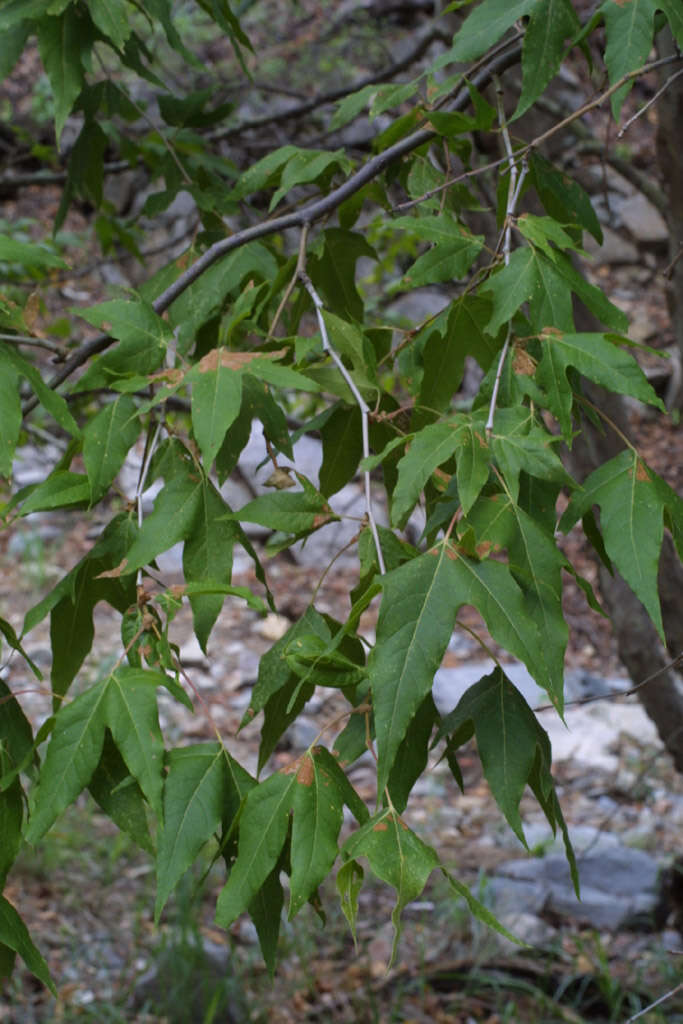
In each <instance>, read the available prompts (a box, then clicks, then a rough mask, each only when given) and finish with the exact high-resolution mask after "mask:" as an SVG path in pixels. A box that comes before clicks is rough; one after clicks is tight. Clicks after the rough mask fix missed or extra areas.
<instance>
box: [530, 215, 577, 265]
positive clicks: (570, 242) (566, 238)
mask: <svg viewBox="0 0 683 1024" xmlns="http://www.w3.org/2000/svg"><path fill="white" fill-rule="evenodd" d="M516 224H517V228H518V230H519V231H520V233H521V234H522V235H524V237H525V238H526V239H528V240H529V241H530V242H531V244H532V245H535V246H536V248H537V249H542V250H543V252H544V253H545V255H546V256H548V258H549V259H552V258H553V256H554V252H555V250H554V249H553V248H552V246H551V245H550V242H554V243H555V245H556V246H557V247H558V249H562V250H563V251H564V250H565V249H576V250H577V251H580V247H579V246H578V245H577V244H576V242H575V241H574V239H573V238H571V236H570V235H568V234H567V232H566V231H565V230H564V228H563V227H562V225H561V224H558V223H557V221H556V220H555V218H554V217H537V216H536V215H535V214H533V213H523V214H522V216H521V217H518V218H517V222H516Z"/></svg>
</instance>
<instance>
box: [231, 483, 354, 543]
mask: <svg viewBox="0 0 683 1024" xmlns="http://www.w3.org/2000/svg"><path fill="white" fill-rule="evenodd" d="M297 477H298V478H299V481H300V482H301V483H303V485H304V490H303V491H295V492H291V491H289V492H285V491H278V492H276V493H275V494H263V495H261V497H259V498H254V500H253V501H250V502H248V503H247V504H246V505H245V506H244V507H243V508H241V509H240V510H239V512H234V513H233V515H234V517H235V518H236V519H239V520H240V521H241V522H247V523H258V524H259V525H260V526H267V527H269V528H270V529H271V530H281V531H282V532H283V533H295V534H299V533H306V532H310V531H312V530H317V529H319V528H320V527H321V526H324V525H325V524H326V523H329V522H332V521H333V520H335V519H338V518H339V516H337V515H335V514H334V512H333V511H332V509H331V508H330V506H329V505H328V504H327V501H326V500H325V498H324V497H323V495H322V494H320V493H319V492H318V491H316V489H315V488H314V487H312V486H311V484H309V483H308V481H307V480H305V478H304V477H302V476H301V474H300V473H297Z"/></svg>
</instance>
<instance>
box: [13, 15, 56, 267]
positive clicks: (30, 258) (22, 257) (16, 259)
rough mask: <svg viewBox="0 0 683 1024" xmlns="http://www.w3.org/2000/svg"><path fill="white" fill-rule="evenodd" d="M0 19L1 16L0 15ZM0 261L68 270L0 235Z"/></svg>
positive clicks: (42, 250)
mask: <svg viewBox="0 0 683 1024" xmlns="http://www.w3.org/2000/svg"><path fill="white" fill-rule="evenodd" d="M0 17H1V15H0ZM0 260H2V261H3V262H4V263H21V264H22V266H24V267H28V268H41V269H43V268H50V267H59V268H60V269H62V270H67V269H68V263H65V262H64V260H63V259H62V258H61V256H58V255H57V253H56V252H53V251H52V250H51V249H47V248H46V247H45V246H44V245H35V244H32V243H29V242H17V241H16V239H14V238H10V237H9V236H8V235H0Z"/></svg>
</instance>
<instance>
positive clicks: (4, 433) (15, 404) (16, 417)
mask: <svg viewBox="0 0 683 1024" xmlns="http://www.w3.org/2000/svg"><path fill="white" fill-rule="evenodd" d="M21 421H22V411H21V398H20V395H19V379H18V374H17V371H16V370H15V368H14V366H13V365H12V363H11V361H10V360H9V359H8V358H7V356H6V355H5V353H4V352H3V351H2V350H0V476H4V477H10V476H11V475H12V465H13V463H14V452H15V449H16V446H17V441H18V440H19V432H20V430H21Z"/></svg>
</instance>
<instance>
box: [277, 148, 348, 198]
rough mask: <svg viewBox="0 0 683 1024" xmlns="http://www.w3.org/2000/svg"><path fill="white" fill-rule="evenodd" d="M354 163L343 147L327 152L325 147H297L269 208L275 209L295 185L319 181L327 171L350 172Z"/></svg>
mask: <svg viewBox="0 0 683 1024" xmlns="http://www.w3.org/2000/svg"><path fill="white" fill-rule="evenodd" d="M352 167H353V164H352V162H351V160H349V158H348V156H347V155H346V153H345V152H344V150H343V149H337V150H334V152H327V151H326V150H323V149H299V148H298V147H297V148H296V149H295V152H294V153H293V154H292V156H291V157H290V158H289V159H288V160H287V163H286V165H285V167H284V170H283V171H282V175H281V177H280V187H279V188H278V189H277V191H276V192H275V194H274V196H273V198H272V199H271V201H270V206H269V210H274V209H275V207H276V206H277V204H278V203H279V202H280V200H281V199H283V198H284V196H286V195H287V193H288V192H290V191H291V190H292V189H293V188H294V186H295V185H306V184H309V183H310V182H314V181H318V180H319V179H320V178H322V177H324V176H325V174H326V172H328V173H329V172H330V171H331V170H333V169H338V170H340V171H341V172H342V173H344V174H348V173H349V171H350V170H351V168H352Z"/></svg>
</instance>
